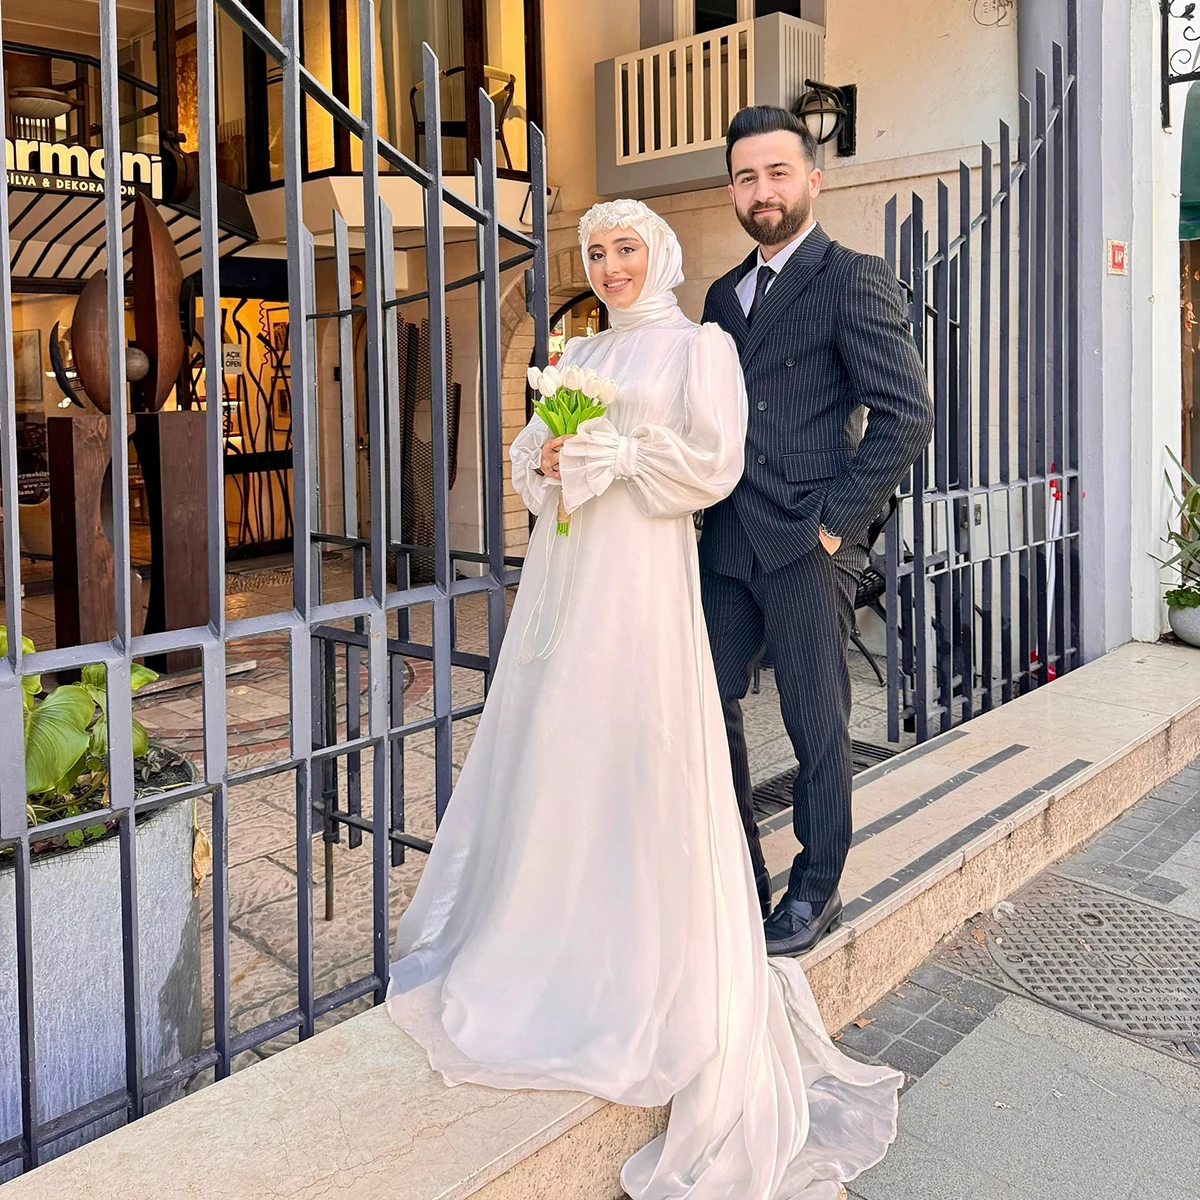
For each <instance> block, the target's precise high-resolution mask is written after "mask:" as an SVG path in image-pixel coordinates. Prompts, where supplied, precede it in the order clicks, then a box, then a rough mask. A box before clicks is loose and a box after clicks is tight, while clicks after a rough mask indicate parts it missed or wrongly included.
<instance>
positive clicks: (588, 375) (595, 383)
mask: <svg viewBox="0 0 1200 1200" xmlns="http://www.w3.org/2000/svg"><path fill="white" fill-rule="evenodd" d="M582 389H583V394H584V395H585V396H586V397H587V398H588V399H589V400H595V399H596V398H597V397H598V396H599V395H600V376H599V375H597V374H596V372H595V371H593V370H592V369H591V368H590V367H589V368H588V369H587V370H586V371H584V373H583V385H582Z"/></svg>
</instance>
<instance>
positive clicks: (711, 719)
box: [387, 202, 901, 1200]
mask: <svg viewBox="0 0 1200 1200" xmlns="http://www.w3.org/2000/svg"><path fill="white" fill-rule="evenodd" d="M623 203H625V204H627V205H628V202H623ZM629 207H630V208H631V209H632V208H634V206H629ZM643 208H644V206H641V205H638V206H636V209H635V215H636V216H637V217H638V220H639V222H640V223H635V222H634V221H633V220H632V219H630V220H629V224H631V225H632V227H633V228H635V229H636V230H637V232H638V233H639V234H641V236H642V237H643V238H644V239H646V240H647V241H648V242H649V244H650V245H651V251H652V254H651V271H650V276H649V277H648V279H647V281H646V285H645V287H644V292H645V293H647V294H646V295H644V296H643V297H642V298H640V299H639V300H638V302H637V304H636V305H635V306H634V308H635V309H636V311H634V312H632V313H624V314H617V313H614V314H613V317H614V318H617V317H618V315H620V316H621V317H622V318H623V323H621V324H620V327H619V328H616V329H614V330H610V331H608V332H604V333H601V334H599V335H597V336H595V337H592V338H587V339H576V340H573V341H572V342H570V343H569V344H568V346H567V348H566V351H565V353H564V356H563V361H562V363H560V366H562V365H565V364H567V363H574V364H577V365H580V366H587V367H591V368H593V369H595V370H596V371H597V372H598V373H599V374H600V375H604V376H611V377H612V378H614V379H616V380H617V382H618V385H619V392H618V397H617V399H616V401H615V402H614V403H613V404H612V406H611V407H610V409H609V412H608V413H607V414H606V416H604V417H602V418H600V419H599V420H597V421H593V422H590V423H588V424H587V425H586V426H585V427H584V429H583V430H582V431H581V432H580V434H579V435H578V436H577V437H575V438H573V439H572V440H570V441H568V442H567V444H566V446H565V447H564V450H563V458H562V477H563V483H562V487H563V498H564V502H565V504H566V506H567V508H568V509H569V510H571V511H572V518H571V526H570V534H569V535H568V536H560V535H558V534H556V532H555V526H556V510H557V504H558V495H559V492H558V489H559V485H558V484H557V483H555V482H553V481H552V480H549V479H546V478H543V477H541V476H539V475H537V474H536V473H535V468H536V467H537V465H538V463H539V460H540V452H541V445H542V442H543V441H544V440H545V438H546V437H547V436H548V432H547V430H546V428H545V426H544V425H543V424H542V423H541V421H540V420H539V419H537V418H534V420H533V421H532V422H531V423H530V425H529V426H528V427H527V428H526V429H525V430H524V431H523V432H522V433H521V434H520V435H519V436H518V437H517V439H516V441H515V442H514V443H513V446H512V451H511V458H512V463H513V482H514V484H515V486H516V488H517V490H518V492H520V494H521V496H522V497H523V498H524V499H525V501H526V503H527V504H528V505H529V507H530V508H531V510H532V511H534V512H535V513H538V514H539V519H538V521H537V526H536V528H535V530H534V532H533V535H532V538H531V541H530V545H529V551H528V555H527V558H526V562H525V568H524V572H523V575H522V579H521V585H520V589H519V591H518V594H517V598H516V601H515V604H514V607H513V612H512V617H511V620H510V624H509V630H508V634H507V636H506V639H505V642H504V646H503V648H502V651H501V655H500V661H499V664H498V667H497V671H496V674H495V677H494V679H493V682H492V687H491V690H490V691H489V694H488V700H487V704H486V706H485V708H484V711H483V714H482V716H481V717H480V721H479V728H478V731H477V732H476V734H475V738H474V741H473V743H472V745H471V749H470V753H469V754H468V756H467V760H466V762H465V764H464V766H463V769H462V773H461V776H460V778H459V781H458V785H457V788H456V789H455V792H454V795H453V798H452V799H451V802H450V805H449V807H448V809H447V811H446V814H445V817H444V819H443V821H442V824H441V827H440V829H439V830H438V833H437V836H436V839H435V841H434V845H433V851H432V853H431V854H430V856H429V862H428V864H427V865H426V867H425V871H424V875H423V876H422V879H421V881H420V885H419V887H418V889H417V892H416V895H415V897H414V899H413V902H412V904H411V905H410V907H409V908H408V910H407V912H406V913H405V914H404V916H403V917H402V919H401V921H400V925H399V932H398V936H397V960H398V961H396V962H395V963H394V965H393V967H392V974H391V987H390V990H389V998H388V1002H387V1004H388V1011H389V1012H390V1014H391V1016H392V1018H393V1019H394V1020H395V1021H396V1022H397V1024H399V1025H400V1026H402V1027H403V1028H404V1029H405V1030H407V1031H408V1033H410V1034H411V1035H412V1036H413V1037H414V1038H415V1039H416V1040H417V1041H418V1042H420V1043H421V1044H422V1045H423V1046H424V1047H425V1048H426V1050H427V1051H428V1053H429V1059H430V1063H431V1064H432V1065H433V1067H434V1068H435V1069H436V1070H438V1071H440V1072H441V1073H442V1075H443V1076H444V1077H445V1079H446V1082H447V1083H450V1084H454V1083H461V1082H468V1081H469V1082H472V1083H477V1084H485V1085H488V1086H490V1087H497V1088H558V1089H570V1090H576V1091H583V1092H588V1093H591V1094H593V1095H596V1096H601V1097H604V1098H606V1099H608V1100H612V1101H615V1102H617V1103H621V1104H630V1105H660V1104H665V1103H666V1102H668V1101H671V1100H673V1104H672V1110H671V1117H670V1123H669V1126H668V1129H667V1132H666V1134H665V1135H664V1136H663V1137H660V1138H657V1139H655V1141H653V1142H651V1143H650V1145H648V1146H646V1147H645V1148H644V1149H642V1150H640V1151H639V1152H638V1153H636V1154H635V1155H633V1157H632V1158H631V1159H630V1160H629V1161H628V1162H627V1163H626V1165H625V1168H624V1171H623V1172H622V1184H623V1186H624V1188H625V1190H626V1191H627V1192H628V1194H629V1196H630V1197H632V1198H633V1200H827V1198H828V1200H832V1198H833V1197H836V1196H837V1195H838V1194H839V1185H838V1181H840V1180H843V1181H844V1180H850V1179H853V1178H854V1177H855V1176H857V1175H858V1174H859V1173H860V1172H861V1171H863V1170H865V1169H866V1168H867V1167H870V1166H872V1165H874V1164H875V1163H876V1162H878V1161H879V1160H880V1159H881V1158H882V1157H883V1155H884V1153H885V1152H886V1150H887V1147H888V1145H889V1144H890V1143H891V1141H892V1139H893V1138H894V1136H895V1130H896V1110H897V1090H898V1088H899V1086H900V1084H901V1077H900V1076H898V1075H897V1074H896V1073H894V1072H892V1071H889V1070H886V1069H884V1068H878V1067H870V1066H865V1065H862V1064H860V1063H857V1062H855V1061H853V1060H851V1059H848V1058H846V1057H845V1056H844V1055H842V1054H841V1053H840V1052H839V1051H838V1050H837V1049H836V1048H835V1047H834V1046H833V1044H832V1042H831V1041H830V1039H829V1037H828V1036H827V1035H826V1033H825V1029H824V1026H823V1024H822V1021H821V1017H820V1013H819V1012H818V1011H817V1007H816V1004H815V1003H814V1001H813V997H812V993H811V992H810V990H809V987H808V984H807V982H806V981H805V978H804V974H803V972H802V970H801V969H800V966H799V964H798V963H796V962H795V961H793V960H791V959H771V960H768V958H767V955H766V951H765V945H764V939H763V933H762V923H761V916H760V912H759V901H758V896H757V892H756V890H755V886H754V879H753V874H752V872H751V868H750V859H749V854H748V852H747V849H746V844H745V838H744V835H743V832H742V828H741V823H740V820H739V817H738V810H737V803H736V800H735V797H734V791H733V780H732V775H731V770H730V765H729V752H728V749H727V745H726V741H725V729H724V723H723V720H722V715H721V703H720V699H719V697H718V694H717V685H716V678H715V675H714V673H713V666H712V658H711V654H710V651H709V645H708V637H707V634H706V631H705V626H704V618H703V613H702V611H701V607H700V588H699V568H698V564H697V555H696V539H695V534H694V531H693V526H692V520H691V514H692V513H693V511H695V510H697V509H701V508H704V507H707V506H709V505H711V504H713V503H715V502H716V501H718V500H720V499H721V498H722V497H724V496H725V495H727V494H728V493H729V492H730V491H731V490H732V488H733V486H734V484H735V483H736V482H737V480H738V477H739V475H740V474H741V470H742V446H743V438H744V434H745V424H746V396H745V389H744V385H743V383H742V378H741V371H740V368H739V366H738V360H737V353H736V350H735V349H734V346H733V343H732V341H731V339H730V338H729V337H728V335H727V334H725V333H724V332H723V331H722V330H720V329H719V328H717V327H716V326H713V325H706V326H703V327H700V326H696V325H694V324H693V323H692V322H691V321H689V320H688V319H687V318H686V317H684V316H683V314H682V313H681V312H680V311H679V309H678V307H677V305H676V304H675V299H674V296H673V294H672V293H671V290H670V289H671V288H673V287H674V286H676V285H677V282H678V278H681V274H680V272H679V269H678V262H677V258H678V244H677V243H675V241H674V235H673V234H671V233H670V231H669V230H667V231H666V234H664V233H663V232H662V230H660V229H659V228H658V225H657V224H655V223H654V222H651V221H650V220H649V219H647V218H644V217H641V214H640V210H642V209H643ZM644 211H645V212H649V211H650V210H648V209H645V210H644ZM654 221H655V222H658V223H659V224H661V219H659V218H654ZM614 223H615V222H614ZM663 228H664V229H665V228H666V227H665V226H663ZM668 235H669V238H668ZM664 242H665V243H666V244H665V245H664V244H663V243H664ZM676 277H678V278H676ZM672 280H674V282H671V281H672ZM664 285H665V286H664ZM617 323H618V322H617V321H616V320H614V324H617Z"/></svg>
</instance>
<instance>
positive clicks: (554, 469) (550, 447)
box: [541, 437, 567, 482]
mask: <svg viewBox="0 0 1200 1200" xmlns="http://www.w3.org/2000/svg"><path fill="white" fill-rule="evenodd" d="M566 440H567V439H566V438H565V437H556V438H551V439H550V440H549V441H548V442H543V443H542V462H541V472H542V474H543V475H547V476H549V477H550V478H551V479H557V480H559V481H560V482H561V481H562V476H561V475H560V474H559V471H558V460H559V455H560V453H561V452H562V446H563V442H565V441H566Z"/></svg>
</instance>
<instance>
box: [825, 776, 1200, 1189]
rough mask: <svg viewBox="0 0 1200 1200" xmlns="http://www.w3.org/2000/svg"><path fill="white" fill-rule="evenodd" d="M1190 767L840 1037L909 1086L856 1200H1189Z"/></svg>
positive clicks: (1195, 779)
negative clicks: (890, 1140)
mask: <svg viewBox="0 0 1200 1200" xmlns="http://www.w3.org/2000/svg"><path fill="white" fill-rule="evenodd" d="M1197 918H1200V763H1193V764H1192V765H1191V766H1189V767H1188V768H1187V769H1186V770H1185V771H1183V772H1182V773H1181V774H1180V775H1179V776H1177V777H1176V778H1175V779H1174V780H1172V781H1170V782H1168V783H1167V784H1164V785H1163V786H1162V787H1160V788H1158V789H1156V791H1155V792H1154V793H1152V794H1151V795H1150V796H1149V797H1147V798H1146V799H1144V800H1143V801H1142V802H1141V803H1139V804H1138V805H1137V806H1136V807H1135V808H1133V809H1132V810H1131V811H1130V812H1129V813H1128V814H1127V815H1126V816H1125V817H1124V818H1123V819H1122V820H1120V821H1118V822H1116V823H1115V824H1114V825H1112V826H1110V827H1109V829H1107V830H1105V831H1104V832H1103V833H1102V834H1100V835H1099V836H1098V837H1096V838H1094V839H1093V840H1092V842H1091V843H1089V844H1088V845H1087V846H1085V847H1084V848H1083V849H1082V850H1080V851H1079V852H1078V853H1076V854H1074V855H1072V856H1071V857H1070V858H1069V859H1067V860H1066V861H1065V862H1063V863H1060V864H1058V865H1057V866H1056V867H1054V868H1052V869H1051V870H1050V871H1047V872H1045V873H1044V874H1043V875H1042V876H1039V877H1038V878H1037V879H1035V880H1034V881H1032V882H1031V883H1030V884H1029V885H1028V886H1027V887H1025V888H1023V889H1022V890H1021V891H1020V892H1018V893H1017V894H1016V895H1014V896H1013V897H1011V899H1010V900H1009V901H1006V902H1003V903H1001V904H1000V905H998V906H997V908H996V909H994V910H993V911H992V912H991V913H989V914H982V915H981V916H980V917H978V918H976V919H975V920H973V921H972V922H970V923H968V925H967V927H966V928H964V929H963V930H962V931H961V933H960V934H959V935H957V936H956V937H954V938H952V939H950V940H949V941H948V942H947V943H945V944H944V945H943V946H941V947H939V948H938V950H936V951H935V952H934V954H933V955H931V956H930V958H929V959H928V960H927V961H926V962H925V963H924V964H923V965H922V966H921V967H920V968H918V970H916V971H914V972H913V974H912V976H911V977H910V979H909V980H908V981H906V982H905V983H904V984H902V985H901V986H900V987H898V988H897V989H896V990H895V991H894V992H893V993H891V994H890V995H888V996H887V997H886V998H885V999H884V1000H883V1001H882V1002H880V1003H879V1004H878V1005H876V1006H875V1007H874V1008H872V1009H871V1010H869V1011H868V1012H867V1013H865V1014H863V1016H862V1017H861V1018H859V1020H858V1021H855V1022H853V1023H852V1024H851V1025H849V1026H847V1027H846V1029H844V1030H843V1031H842V1032H841V1034H840V1035H839V1038H838V1040H839V1042H840V1044H841V1046H842V1047H843V1048H844V1049H845V1050H846V1051H847V1053H849V1054H852V1055H853V1056H855V1057H857V1058H861V1059H864V1060H867V1061H872V1062H886V1063H888V1064H889V1065H891V1066H894V1067H895V1068H897V1069H899V1070H903V1071H904V1072H905V1073H906V1074H907V1075H908V1076H909V1082H908V1085H907V1087H906V1089H905V1092H904V1094H903V1096H902V1098H901V1102H900V1132H899V1136H898V1138H897V1141H896V1144H895V1146H894V1147H893V1148H892V1151H891V1153H890V1154H889V1155H888V1157H887V1158H886V1159H885V1160H884V1162H883V1163H881V1164H880V1165H879V1166H878V1167H876V1168H875V1169H874V1170H872V1171H869V1172H867V1173H866V1174H865V1175H864V1176H862V1177H861V1178H860V1179H858V1180H856V1181H855V1182H854V1183H853V1184H852V1185H851V1187H850V1196H851V1197H855V1198H857V1200H951V1198H952V1200H966V1198H967V1197H970V1200H1026V1198H1029V1197H1038V1198H1039V1200H1040V1198H1042V1197H1053V1198H1054V1200H1134V1198H1135V1197H1136V1198H1137V1200H1142V1198H1144V1197H1154V1198H1155V1200H1195V1198H1196V1197H1200V921H1198V920H1197Z"/></svg>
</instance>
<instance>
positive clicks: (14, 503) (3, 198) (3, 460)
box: [0, 56, 37, 1165]
mask: <svg viewBox="0 0 1200 1200" xmlns="http://www.w3.org/2000/svg"><path fill="white" fill-rule="evenodd" d="M0 57H2V56H0ZM7 108H8V90H7V87H6V85H5V79H4V70H3V64H2V63H0V122H3V124H4V126H5V128H7V124H8V113H7ZM11 262H12V260H11V258H10V246H9V194H8V188H7V187H3V188H0V344H3V345H5V346H11V345H12V333H13V329H12V324H13V322H12V266H11ZM17 470H18V468H17V412H16V386H15V381H14V373H13V359H12V355H11V354H5V355H4V364H3V367H2V368H0V507H2V508H3V511H4V512H6V513H9V514H11V515H10V517H9V519H8V520H7V521H5V522H4V523H3V525H4V543H3V545H4V595H5V604H4V628H5V633H6V636H7V640H8V647H7V653H6V654H5V655H4V656H3V658H0V838H2V839H5V840H7V839H10V838H11V839H20V842H21V845H20V846H18V847H17V850H16V853H17V858H18V867H17V871H16V877H15V885H16V892H17V930H16V938H17V949H18V954H17V1003H18V1019H19V1024H20V1030H21V1044H20V1058H21V1067H20V1071H21V1108H22V1114H23V1118H22V1138H23V1140H24V1143H25V1147H24V1151H23V1152H24V1153H25V1155H26V1161H27V1165H32V1159H30V1158H29V1156H30V1155H33V1156H34V1157H36V1143H37V1130H36V1116H37V1104H36V1093H37V1087H36V1071H35V1068H34V1031H33V979H32V971H33V958H32V953H31V952H30V950H29V947H30V942H29V941H28V940H27V939H26V938H24V937H23V936H22V931H23V930H24V929H25V928H26V927H27V925H28V915H29V903H30V898H29V872H28V870H27V869H22V868H21V866H20V861H21V857H22V856H23V855H27V853H28V848H27V840H26V839H27V837H28V821H27V818H26V815H25V744H24V733H23V731H24V724H25V713H24V690H23V687H22V676H23V675H24V674H25V673H26V672H30V673H32V672H33V671H34V670H35V662H34V656H33V655H32V654H29V655H27V654H25V652H24V647H23V645H22V636H23V635H22V616H23V614H22V612H21V540H20V538H21V531H20V523H19V516H18V514H19V513H20V511H21V510H20V503H19V491H18V479H17ZM22 847H25V848H24V849H22ZM27 866H28V864H26V868H27ZM22 913H24V915H25V920H24V921H22ZM27 1002H28V1003H27Z"/></svg>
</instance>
